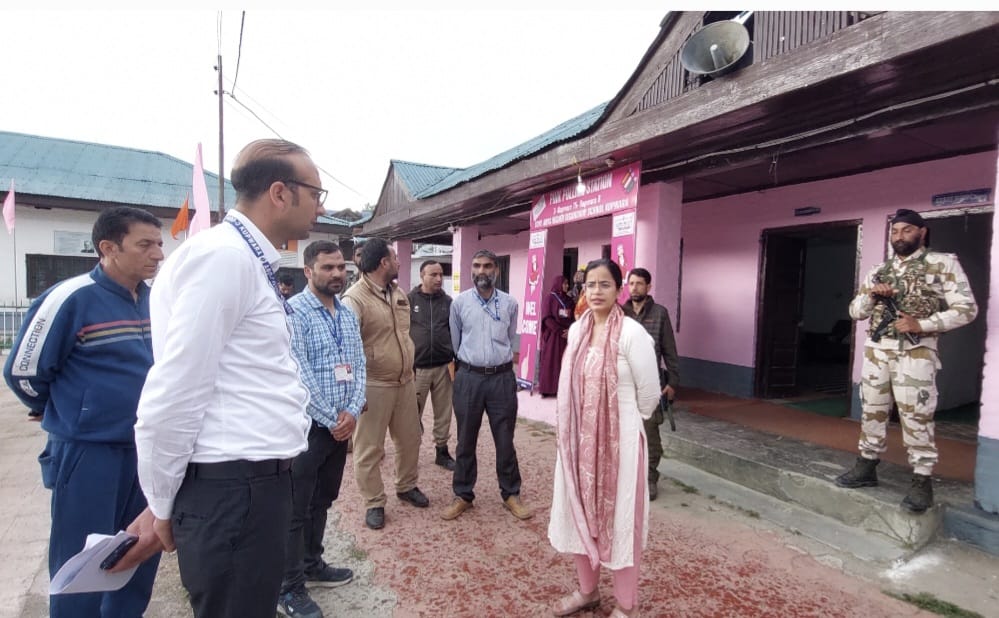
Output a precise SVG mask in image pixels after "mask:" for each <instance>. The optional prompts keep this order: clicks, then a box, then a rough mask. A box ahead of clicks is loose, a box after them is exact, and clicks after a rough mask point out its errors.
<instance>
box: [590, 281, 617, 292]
mask: <svg viewBox="0 0 999 618" xmlns="http://www.w3.org/2000/svg"><path fill="white" fill-rule="evenodd" d="M583 287H585V288H586V289H587V290H590V291H593V290H595V289H597V288H600V289H601V290H603V291H605V292H606V291H607V290H610V289H613V288H614V282H613V281H587V282H586V283H584V284H583Z"/></svg>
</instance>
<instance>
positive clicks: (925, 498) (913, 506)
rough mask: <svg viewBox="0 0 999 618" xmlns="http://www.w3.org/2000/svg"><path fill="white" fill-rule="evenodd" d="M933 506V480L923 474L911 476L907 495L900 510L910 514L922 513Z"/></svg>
mask: <svg viewBox="0 0 999 618" xmlns="http://www.w3.org/2000/svg"><path fill="white" fill-rule="evenodd" d="M931 506H933V479H932V478H930V477H929V476H928V475H925V474H913V475H912V485H910V486H909V493H908V494H906V495H905V498H903V499H902V508H904V509H905V510H907V511H909V512H910V513H917V514H918V513H924V512H926V509H928V508H930V507H931Z"/></svg>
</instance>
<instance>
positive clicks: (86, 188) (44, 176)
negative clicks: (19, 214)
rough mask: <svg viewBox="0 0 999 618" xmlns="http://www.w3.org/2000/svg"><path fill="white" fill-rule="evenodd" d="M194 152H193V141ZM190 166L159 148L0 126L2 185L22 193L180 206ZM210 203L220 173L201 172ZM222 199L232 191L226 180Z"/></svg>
mask: <svg viewBox="0 0 999 618" xmlns="http://www.w3.org/2000/svg"><path fill="white" fill-rule="evenodd" d="M191 150H192V153H191V154H192V155H193V154H194V152H193V150H194V148H193V146H192V149H191ZM193 171H194V165H193V164H192V163H188V162H186V161H181V160H180V159H177V158H175V157H171V156H170V155H166V154H163V153H162V152H153V151H149V150H137V149H134V148H124V147H121V146H109V145H106V144H93V143H89V142H78V141H73V140H66V139H57V138H53V137H42V136H38V135H25V134H22V133H10V132H6V131H0V190H3V191H6V190H7V189H8V188H9V187H10V179H11V178H13V179H14V190H15V191H16V192H17V193H19V194H25V195H46V196H55V197H63V198H69V199H78V200H92V201H101V202H114V203H119V204H135V205H143V206H159V207H163V208H180V206H181V204H183V203H184V198H185V197H187V196H188V195H189V194H190V192H191V178H192V176H193ZM205 184H206V185H207V187H208V197H209V201H210V202H211V208H212V210H214V211H217V210H218V204H217V202H218V176H217V175H216V174H212V173H211V172H205ZM225 188H226V192H225V204H226V207H227V208H231V207H233V206H234V205H235V204H236V191H235V190H234V189H233V188H232V184H231V183H230V182H229V181H228V180H227V181H225Z"/></svg>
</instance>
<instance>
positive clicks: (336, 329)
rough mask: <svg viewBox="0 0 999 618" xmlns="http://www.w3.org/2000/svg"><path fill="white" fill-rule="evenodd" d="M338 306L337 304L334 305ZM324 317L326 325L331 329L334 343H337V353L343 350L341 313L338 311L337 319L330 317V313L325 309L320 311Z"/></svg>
mask: <svg viewBox="0 0 999 618" xmlns="http://www.w3.org/2000/svg"><path fill="white" fill-rule="evenodd" d="M333 306H334V307H335V306H336V305H335V304H334V305H333ZM319 311H320V312H321V313H322V314H323V317H325V318H326V325H327V326H329V327H330V334H331V335H333V339H334V341H336V347H337V351H339V350H342V349H343V333H342V332H341V330H340V311H339V310H337V312H336V317H335V318H334V317H333V316H331V315H330V312H329V311H328V310H327V309H326V307H323V308H322V309H320V310H319Z"/></svg>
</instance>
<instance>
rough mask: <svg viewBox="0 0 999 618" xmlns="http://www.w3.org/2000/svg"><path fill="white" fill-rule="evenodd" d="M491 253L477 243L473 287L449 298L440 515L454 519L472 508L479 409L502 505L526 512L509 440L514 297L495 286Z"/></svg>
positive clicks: (513, 417) (513, 411)
mask: <svg viewBox="0 0 999 618" xmlns="http://www.w3.org/2000/svg"><path fill="white" fill-rule="evenodd" d="M498 270H499V269H498V268H497V266H496V254H494V253H493V252H492V251H489V250H486V249H482V250H480V251H478V252H476V253H475V255H473V256H472V280H473V282H474V284H475V288H474V289H471V290H465V291H464V292H462V293H461V294H459V295H458V296H457V297H456V298H455V299H454V302H452V303H451V320H450V321H451V342H452V345H453V348H454V352H455V357H456V358H457V359H458V369H457V371H456V372H455V377H454V391H453V392H454V397H453V406H454V416H455V418H456V419H457V421H458V448H457V452H456V453H455V455H456V463H455V469H454V478H453V481H452V486H453V489H454V495H455V498H454V501H453V502H452V503H451V504H450V505H449V506H448V507H447V508H446V509H444V512H443V513H441V517H443V518H444V519H448V520H450V519H455V518H457V517H458V516H459V515H461V514H462V513H464V512H465V511H466V510H468V509H470V508H472V501H473V500H475V492H474V489H475V480H476V477H477V475H478V462H477V460H476V455H475V449H476V446H477V444H478V439H479V428H480V427H481V426H482V414H483V412H485V414H486V416H487V417H488V418H489V428H490V429H491V430H492V434H493V443H494V444H495V445H496V476H497V478H498V480H499V488H500V496H501V497H502V499H503V505H504V507H506V509H507V510H508V511H510V512H511V513H513V515H514V517H517V518H518V519H527V518H529V517H531V515H532V513H531V511H530V510H529V509H528V508H527V507H526V506H524V504H523V503H522V502H521V501H520V466H519V465H518V463H517V451H516V449H515V448H514V446H513V433H514V428H515V427H516V425H517V378H516V375H515V374H514V370H513V368H514V364H515V363H516V362H517V357H518V356H519V354H518V353H517V352H516V351H515V350H517V349H518V348H517V344H518V337H517V309H518V308H517V301H516V300H514V299H513V297H512V296H510V295H509V294H506V293H505V292H502V291H500V290H497V289H496V277H497V273H498Z"/></svg>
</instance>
